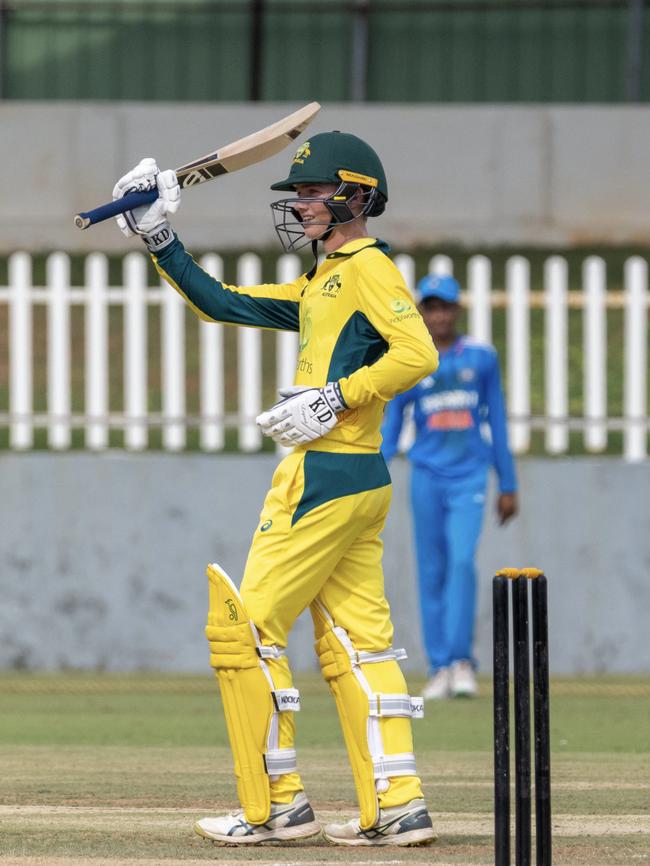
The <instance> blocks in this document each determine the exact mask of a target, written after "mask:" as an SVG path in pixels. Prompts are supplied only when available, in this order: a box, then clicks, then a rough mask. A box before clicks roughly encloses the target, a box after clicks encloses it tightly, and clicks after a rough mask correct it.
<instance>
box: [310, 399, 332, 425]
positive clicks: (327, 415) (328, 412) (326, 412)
mask: <svg viewBox="0 0 650 866" xmlns="http://www.w3.org/2000/svg"><path fill="white" fill-rule="evenodd" d="M309 408H310V410H311V412H312V413H313V414H314V417H315V418H316V420H317V421H320V423H321V424H327V422H328V421H331V420H332V418H333V417H334V412H333V410H332V408H331V407H330V406H329V405H328V404H327V403H326V402H325V399H324V398H323V397H322V396H319V398H318V399H317V400H314V401H313V402H312V403H310V404H309Z"/></svg>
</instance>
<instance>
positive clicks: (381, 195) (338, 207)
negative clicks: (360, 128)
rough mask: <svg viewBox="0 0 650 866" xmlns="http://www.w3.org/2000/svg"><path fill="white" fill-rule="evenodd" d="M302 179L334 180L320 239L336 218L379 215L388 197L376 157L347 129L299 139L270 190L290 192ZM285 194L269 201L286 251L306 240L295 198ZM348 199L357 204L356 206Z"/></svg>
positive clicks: (340, 220)
mask: <svg viewBox="0 0 650 866" xmlns="http://www.w3.org/2000/svg"><path fill="white" fill-rule="evenodd" d="M301 183H327V184H336V185H337V188H336V190H335V191H334V192H332V193H331V194H330V195H329V196H327V198H324V199H318V200H319V201H322V203H323V204H324V205H325V207H326V208H327V210H328V211H329V214H330V220H329V222H327V223H323V226H324V227H325V231H324V233H323V235H322V236H321V238H320V240H325V239H326V238H327V237H329V234H330V232H331V231H332V229H333V228H334V227H335V226H336V225H337V224H342V223H348V222H351V221H352V220H355V219H359V217H362V216H379V215H380V214H382V213H383V212H384V208H385V206H386V202H387V201H388V184H387V183H386V174H385V173H384V169H383V166H382V164H381V160H380V159H379V157H378V156H377V154H376V153H375V151H374V150H373V149H372V148H371V147H370V145H369V144H366V142H365V141H363V140H362V139H361V138H358V137H357V136H356V135H352V134H351V133H348V132H339V131H334V132H321V133H319V134H318V135H314V136H313V137H312V138H310V139H309V140H308V141H305V142H304V143H303V144H301V145H300V147H299V148H298V150H297V151H296V153H295V156H294V158H293V162H292V163H291V169H290V171H289V176H288V177H287V178H286V179H285V180H281V181H278V182H277V183H274V184H272V185H271V189H274V190H287V191H291V192H295V190H296V187H297V185H298V184H301ZM299 200H300V201H308V200H309V199H304V198H302V199H298V198H286V199H280V200H279V201H275V202H273V203H272V204H271V210H272V212H273V219H274V224H275V230H276V232H277V233H278V237H279V238H280V242H281V243H282V246H283V247H284V249H285V250H286V251H287V252H289V251H292V250H296V249H299V248H300V247H302V246H304V245H305V244H307V243H309V239H308V238H305V233H304V229H303V225H302V220H301V218H300V214H299V213H298V211H297V210H296V209H295V207H294V204H295V203H296V202H297V201H299ZM353 201H354V202H355V203H356V204H357V205H358V204H359V203H360V204H361V210H360V211H359V208H358V207H357V208H355V210H356V211H357V212H356V213H355V212H353V210H352V208H351V206H350V205H351V204H352V203H353Z"/></svg>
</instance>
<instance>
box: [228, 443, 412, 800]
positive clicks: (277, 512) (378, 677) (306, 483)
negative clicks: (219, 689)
mask: <svg viewBox="0 0 650 866" xmlns="http://www.w3.org/2000/svg"><path fill="white" fill-rule="evenodd" d="M390 499H391V486H390V476H389V474H388V470H387V468H386V464H385V463H384V460H383V457H382V456H381V455H380V454H375V453H370V454H341V453H331V452H321V451H296V452H294V453H292V454H290V455H289V456H288V457H286V458H285V459H284V460H283V461H282V462H281V463H280V465H279V466H278V468H277V470H276V472H275V474H274V476H273V482H272V486H271V489H270V491H269V493H268V494H267V497H266V499H265V502H264V506H263V509H262V512H261V515H260V524H259V526H258V528H257V531H256V532H255V536H254V539H253V543H252V546H251V549H250V552H249V556H248V560H247V563H246V569H245V573H244V578H243V580H242V584H241V589H240V591H241V595H242V598H243V601H244V604H245V606H246V609H247V611H248V614H249V616H250V617H251V619H252V621H253V622H254V623H255V625H256V627H257V629H258V630H259V633H260V637H261V639H262V642H263V643H264V644H265V645H273V644H275V645H276V646H279V647H286V645H287V637H288V634H289V631H290V630H291V627H292V626H293V623H294V622H295V620H296V618H297V617H298V616H299V614H300V613H302V611H303V610H304V609H305V608H306V607H308V606H309V605H310V604H311V603H312V602H314V601H319V602H320V603H321V604H322V605H323V606H324V607H325V608H326V610H327V611H328V612H329V614H330V616H331V617H332V618H333V620H334V625H336V626H340V627H342V628H343V629H345V631H346V632H347V633H348V636H349V638H350V641H351V642H352V644H353V646H354V648H355V650H358V651H362V652H379V651H382V650H385V649H387V648H388V647H390V646H391V644H392V640H393V626H392V623H391V619H390V609H389V606H388V602H387V601H386V597H385V595H384V574H383V570H382V563H381V559H382V550H383V544H382V541H381V539H380V537H379V536H380V533H381V531H382V529H383V527H384V522H385V520H386V515H387V513H388V509H389V506H390ZM267 664H268V665H269V668H270V670H271V674H272V677H273V680H274V684H275V687H276V688H283V689H284V688H291V687H292V678H291V672H290V669H289V666H288V663H287V660H286V658H282V659H279V660H269V661H268V662H267ZM366 668H367V672H366V677H367V679H368V682H369V685H370V686H371V688H372V689H373V690H374V691H376V692H384V693H392V694H403V693H406V692H407V688H406V683H405V681H404V677H403V675H402V673H401V670H400V669H399V666H398V665H397V664H396V663H395V662H386V663H379V664H372V665H367V666H366ZM381 732H382V737H383V741H384V747H385V751H386V753H387V754H397V753H404V752H412V751H413V742H412V734H411V721H410V719H408V718H382V719H381ZM279 736H280V742H279V746H280V748H293V740H294V714H293V713H281V714H280V729H279ZM302 789H303V786H302V783H301V781H300V776H299V775H298V774H297V773H290V774H286V775H283V776H280V777H279V778H278V779H277V780H275V781H272V782H271V799H272V800H273V801H274V802H285V803H286V802H289V801H290V800H291V799H292V797H293V795H294V794H295V792H296V791H300V790H302ZM378 796H379V805H380V806H381V807H383V808H386V807H389V806H394V805H400V804H402V803H405V802H408V801H409V800H411V799H413V798H415V797H421V796H422V791H421V786H420V780H419V778H417V777H416V776H401V777H394V778H392V779H391V780H390V785H389V787H388V789H387V790H386V791H384V792H381V793H379V795H378Z"/></svg>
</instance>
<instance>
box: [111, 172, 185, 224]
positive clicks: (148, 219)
mask: <svg viewBox="0 0 650 866" xmlns="http://www.w3.org/2000/svg"><path fill="white" fill-rule="evenodd" d="M156 188H157V189H158V198H157V199H156V200H155V201H154V202H152V203H151V204H148V205H143V206H142V207H137V208H134V209H133V210H132V211H127V212H126V213H124V214H119V215H118V216H117V217H116V218H115V219H116V220H117V224H118V226H119V227H120V230H121V231H122V233H123V234H124V235H126V237H127V238H130V237H133V235H141V236H143V237H145V238H153V237H154V236H155V235H157V234H160V232H161V231H162V230H163V229H165V228H167V229H168V231H169V234H168V237H169V238H171V229H169V223H168V222H167V215H168V214H174V213H176V211H177V210H178V208H179V207H180V204H181V188H180V186H179V185H178V179H177V177H176V172H175V171H173V170H172V169H168V170H167V171H160V170H159V168H158V166H157V165H156V160H155V159H151V158H150V157H148V158H146V159H143V160H141V161H140V162H139V163H138V164H137V165H136V167H135V168H133V169H131V171H129V172H127V173H126V174H125V175H124V176H123V177H121V178H120V179H119V180H118V182H117V183H116V184H115V187H114V189H113V200H115V199H118V198H122V197H123V196H125V195H126V194H127V193H129V192H149V190H152V189H156Z"/></svg>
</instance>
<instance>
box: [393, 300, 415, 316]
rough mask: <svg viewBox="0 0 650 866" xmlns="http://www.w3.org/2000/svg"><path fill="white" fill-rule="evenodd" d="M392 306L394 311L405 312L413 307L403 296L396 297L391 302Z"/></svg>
mask: <svg viewBox="0 0 650 866" xmlns="http://www.w3.org/2000/svg"><path fill="white" fill-rule="evenodd" d="M390 308H391V310H392V311H393V312H394V313H405V312H406V311H407V310H410V309H411V305H410V304H409V302H408V301H405V300H404V299H403V298H395V300H394V301H392V302H391V305H390Z"/></svg>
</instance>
